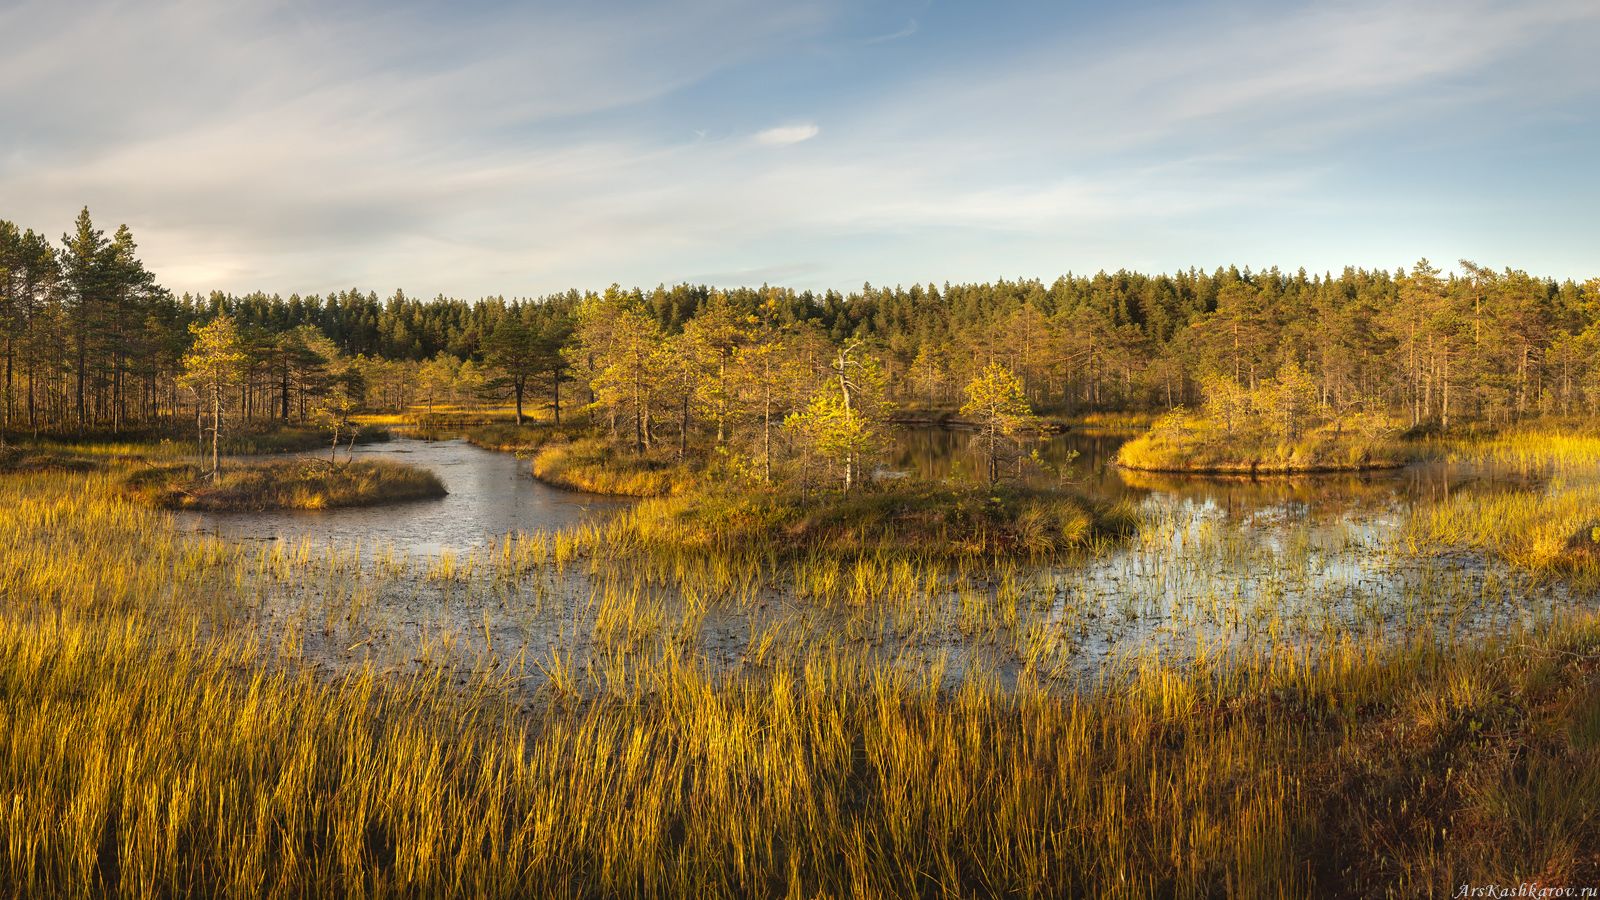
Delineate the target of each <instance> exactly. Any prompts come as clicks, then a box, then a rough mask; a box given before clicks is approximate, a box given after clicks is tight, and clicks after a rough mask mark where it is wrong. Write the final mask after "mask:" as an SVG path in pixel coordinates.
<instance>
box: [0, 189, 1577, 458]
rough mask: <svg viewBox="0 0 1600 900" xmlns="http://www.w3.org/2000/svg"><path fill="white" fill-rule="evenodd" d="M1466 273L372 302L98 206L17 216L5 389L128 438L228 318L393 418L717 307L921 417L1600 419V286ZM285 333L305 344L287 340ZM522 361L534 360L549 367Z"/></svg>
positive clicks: (2, 309)
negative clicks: (42, 228) (1308, 398)
mask: <svg viewBox="0 0 1600 900" xmlns="http://www.w3.org/2000/svg"><path fill="white" fill-rule="evenodd" d="M1461 268H1462V270H1463V274H1460V275H1444V274H1442V273H1441V272H1440V270H1438V269H1437V268H1435V267H1434V266H1433V265H1431V264H1429V263H1428V262H1427V261H1426V260H1423V261H1419V262H1418V263H1417V264H1415V265H1414V266H1412V267H1411V268H1410V269H1407V270H1399V271H1394V272H1387V271H1382V270H1366V269H1357V268H1347V269H1345V270H1344V271H1342V272H1340V273H1338V274H1328V275H1309V274H1307V273H1306V272H1304V271H1303V270H1302V271H1299V272H1295V273H1287V272H1282V271H1279V270H1278V269H1275V268H1274V269H1268V270H1265V271H1258V272H1252V271H1250V270H1249V269H1243V270H1241V269H1238V268H1234V267H1228V268H1222V269H1217V270H1215V271H1212V272H1202V271H1199V270H1190V271H1187V272H1178V273H1173V274H1161V275H1145V274H1140V273H1133V272H1116V273H1104V272H1101V273H1098V274H1095V275H1092V276H1075V275H1067V276H1063V277H1060V278H1057V279H1056V280H1054V281H1052V282H1049V283H1046V282H1043V281H1039V280H1026V279H1023V280H1017V281H1004V280H1002V281H996V282H993V283H983V284H955V285H952V284H943V285H933V284H926V285H922V284H917V285H911V286H909V287H901V286H896V287H893V288H878V287H872V286H871V285H864V286H863V287H862V288H861V289H859V290H855V291H851V292H848V293H841V292H837V291H827V292H823V293H814V292H811V291H795V290H791V289H787V288H782V287H771V286H762V287H740V288H733V289H720V288H715V287H710V286H705V285H675V286H670V287H669V286H658V287H655V288H651V289H640V288H631V289H625V288H622V287H620V286H616V285H613V286H612V287H610V288H607V289H605V290H603V291H578V290H571V291H568V292H566V293H561V294H553V295H549V296H545V297H541V298H537V299H534V300H523V301H515V300H513V301H507V300H505V299H503V298H499V297H495V298H487V299H480V300H476V301H470V302H469V301H462V300H456V299H450V298H445V297H437V298H434V299H432V300H422V299H418V298H413V297H410V296H408V295H406V294H404V293H403V292H402V291H396V292H394V294H392V295H391V296H388V297H379V296H378V295H377V294H376V293H375V292H370V291H369V292H362V291H360V290H341V291H336V292H332V293H329V294H326V295H310V296H301V295H291V296H289V297H287V298H285V297H282V296H279V295H275V294H273V295H269V294H264V293H251V294H246V295H243V296H234V295H229V294H223V293H220V292H213V293H211V294H209V295H206V296H197V295H191V294H184V295H182V296H177V295H174V294H172V293H171V292H169V291H167V290H165V289H163V288H162V287H161V286H160V285H159V283H158V281H157V279H156V277H155V275H154V274H153V273H151V272H149V271H148V270H147V269H146V268H145V266H144V264H143V263H142V262H141V261H140V260H139V258H138V254H137V247H136V244H135V242H134V239H133V235H132V233H131V232H130V231H129V230H128V229H127V227H126V226H124V227H122V228H119V229H118V230H117V231H116V232H114V233H113V235H112V236H110V237H107V236H106V235H105V233H104V232H103V231H101V230H99V229H97V228H96V227H95V226H94V223H93V221H92V219H91V217H90V215H89V212H88V210H87V209H85V210H84V211H83V212H82V213H80V215H79V217H78V219H77V222H76V224H75V227H74V229H73V231H72V232H70V233H68V234H65V235H63V236H62V238H61V240H60V241H59V242H52V241H51V240H49V239H48V238H46V237H44V236H43V235H40V234H38V233H36V232H34V231H32V230H22V229H19V228H18V227H17V226H15V225H13V224H12V223H10V222H5V221H0V354H3V360H0V365H3V367H4V373H3V385H0V390H3V391H4V399H5V404H4V422H5V423H6V426H7V427H9V428H17V427H21V426H22V425H24V424H26V425H28V426H30V427H33V428H35V429H38V428H39V427H40V424H41V422H43V423H45V425H46V426H48V425H50V424H53V423H54V424H59V423H71V424H73V425H75V426H76V427H79V428H83V427H86V426H89V425H93V426H95V427H103V428H104V427H109V428H111V429H113V430H116V429H120V428H123V427H126V426H128V425H129V424H130V423H136V422H144V421H156V420H159V419H161V418H163V417H171V416H175V415H178V414H180V413H181V411H182V408H183V405H184V403H185V400H184V399H183V398H182V397H181V396H179V392H178V390H177V388H176V378H177V375H178V374H179V370H180V368H181V360H182V357H183V354H184V353H185V351H186V350H187V349H188V346H189V344H190V341H191V339H192V338H191V330H190V325H191V324H192V323H195V322H204V321H209V320H210V319H213V318H216V317H218V316H222V315H226V316H229V317H231V318H232V319H233V320H235V322H236V324H237V325H238V327H239V329H240V331H241V333H242V334H244V335H245V336H246V337H247V339H248V341H249V343H250V345H251V347H252V348H253V366H252V371H253V372H254V373H255V374H253V375H252V379H253V380H255V381H259V382H260V385H259V389H260V390H261V391H262V392H263V398H262V400H261V402H260V407H259V409H257V407H256V404H255V403H253V402H251V401H250V398H249V395H250V391H252V390H254V388H252V387H251V386H250V385H248V384H247V385H246V386H245V388H244V394H242V396H243V397H244V400H243V401H242V402H243V403H244V405H245V407H246V408H248V409H250V410H251V411H252V414H259V415H267V414H279V415H282V416H283V417H288V416H289V415H290V412H289V404H288V402H287V401H286V399H285V402H282V403H277V404H273V403H269V402H268V400H267V399H266V398H265V393H267V392H270V391H272V390H273V389H274V387H276V388H277V390H278V391H279V393H280V394H282V395H283V397H282V398H280V399H283V398H286V397H287V393H288V392H287V389H286V388H284V387H283V384H284V382H285V380H286V378H287V377H288V376H287V375H286V374H285V373H286V372H288V371H289V369H291V368H292V367H293V365H294V364H293V363H291V362H289V361H286V360H287V358H288V357H290V356H293V355H294V354H295V353H296V352H299V351H297V350H296V348H295V347H291V346H289V344H293V343H295V341H298V342H299V343H300V344H304V342H305V340H306V338H307V336H308V335H310V334H312V333H314V335H315V336H316V337H317V338H318V339H321V340H325V341H326V342H328V343H329V344H331V347H332V349H333V350H336V351H337V352H338V353H339V354H343V355H344V356H346V357H350V358H361V359H363V360H365V361H367V362H368V363H369V364H370V365H369V368H368V370H367V373H366V374H367V380H368V382H369V383H370V385H371V387H372V390H371V392H370V394H369V403H371V404H372V405H374V406H383V407H395V406H402V405H405V404H406V403H409V402H415V401H416V399H417V398H416V396H415V395H416V391H417V390H418V387H417V386H418V385H419V384H420V383H421V381H420V375H419V373H420V371H421V368H420V367H422V366H423V365H424V364H425V363H429V362H434V363H437V362H438V361H439V360H441V358H448V359H449V360H453V361H454V362H455V363H456V364H460V363H470V364H473V365H475V366H479V367H481V369H482V372H481V375H482V378H481V383H477V384H474V385H473V387H472V390H473V391H474V392H476V393H477V394H478V395H484V394H493V393H494V392H495V391H497V390H505V391H509V390H510V388H509V387H506V385H508V384H509V383H510V381H511V380H512V379H511V378H510V377H509V376H510V375H511V373H508V372H506V371H496V370H495V359H496V358H498V359H500V360H502V361H504V360H506V359H508V358H510V357H508V355H507V354H506V353H504V352H501V353H499V354H496V353H494V352H493V351H494V347H493V346H492V344H493V336H494V335H495V334H496V332H497V331H500V332H502V333H503V334H502V337H503V338H504V339H505V340H510V339H511V338H513V337H515V338H518V339H520V340H523V341H525V342H527V343H529V348H533V347H534V345H537V346H538V347H539V348H542V352H543V354H544V359H545V363H544V365H543V369H544V370H545V371H544V372H543V373H542V374H541V373H540V372H537V371H535V372H531V373H528V374H527V378H531V379H533V380H535V381H537V380H538V379H539V378H541V377H542V378H543V379H544V380H545V381H547V382H551V384H549V385H548V387H550V388H558V387H559V384H560V382H562V381H569V380H570V381H576V382H578V383H579V384H580V385H582V384H584V383H585V382H584V379H585V376H586V373H584V372H583V371H581V369H582V366H581V365H579V364H578V363H580V362H581V359H580V357H581V355H582V354H581V353H579V354H576V355H575V354H574V352H573V350H574V349H575V348H574V347H573V341H574V340H575V338H574V337H573V334H574V329H575V327H576V324H577V323H578V321H579V320H580V319H581V317H582V314H583V311H584V309H585V307H594V306H596V305H599V304H605V305H608V306H611V307H615V308H618V309H621V308H627V309H630V310H634V311H637V312H639V313H642V314H644V315H645V316H647V317H649V318H651V319H653V320H654V323H655V326H656V327H657V328H659V330H660V333H661V334H662V335H674V334H679V333H681V332H682V331H683V329H684V326H685V325H686V324H687V323H689V322H691V321H692V320H694V319H695V318H696V317H697V316H700V315H702V314H703V313H704V311H705V310H706V309H707V308H708V307H711V306H716V307H718V308H719V309H723V310H731V311H733V312H734V313H736V314H737V315H738V316H739V317H742V318H743V320H745V321H746V322H748V323H749V324H750V325H751V327H755V326H756V325H757V324H759V326H760V327H762V328H778V329H794V330H799V331H804V332H806V333H807V335H808V336H809V337H808V338H807V340H822V341H827V342H832V343H833V344H839V343H842V342H845V341H861V342H863V343H864V344H865V346H867V347H868V348H870V351H871V352H872V353H874V354H875V355H876V356H877V358H878V361H879V363H880V364H881V366H882V369H883V371H884V374H885V376H886V383H887V384H888V386H889V388H888V390H889V392H890V394H891V395H892V398H893V399H894V400H895V401H896V402H898V403H900V404H902V405H914V406H929V407H941V406H948V405H950V404H952V403H955V402H957V401H958V398H959V396H960V392H961V388H962V385H964V384H965V383H966V382H967V380H969V379H970V378H972V377H973V376H974V374H975V373H977V372H978V371H980V370H981V369H982V368H983V367H984V366H986V365H987V364H989V363H990V362H1001V363H1003V364H1004V365H1006V366H1008V367H1009V368H1011V369H1012V370H1013V371H1014V372H1016V373H1017V374H1018V376H1019V377H1020V378H1021V379H1022V381H1023V383H1024V385H1025V387H1026V391H1027V394H1028V397H1029V399H1030V400H1031V401H1032V402H1033V403H1034V404H1035V405H1036V407H1038V408H1039V409H1042V410H1047V411H1059V412H1064V413H1080V412H1091V411H1132V410H1138V411H1155V410H1161V409H1166V408H1171V407H1175V406H1179V405H1185V404H1193V403H1196V402H1198V401H1199V400H1200V399H1202V398H1201V397H1200V396H1199V394H1198V391H1199V387H1198V385H1199V384H1200V381H1201V379H1202V377H1203V376H1206V375H1224V376H1227V377H1230V378H1232V379H1234V380H1235V381H1237V382H1238V383H1239V384H1240V385H1242V386H1246V387H1249V386H1252V385H1253V384H1254V383H1255V382H1257V381H1259V380H1263V379H1266V378H1269V377H1271V376H1272V375H1273V373H1275V372H1276V371H1277V370H1278V368H1279V367H1280V366H1281V365H1283V364H1284V363H1285V362H1287V361H1293V362H1295V363H1296V364H1297V365H1298V366H1300V367H1302V368H1303V369H1304V370H1305V371H1306V372H1308V373H1310V374H1311V376H1312V377H1313V378H1314V379H1315V381H1316V384H1317V390H1318V395H1319V397H1320V400H1321V402H1323V403H1326V404H1329V405H1331V406H1334V407H1337V408H1352V407H1357V406H1364V407H1383V408H1385V409H1387V410H1390V411H1394V412H1396V413H1398V414H1401V415H1403V416H1405V417H1406V418H1408V419H1409V420H1410V421H1411V422H1412V423H1413V424H1423V423H1427V422H1431V421H1445V422H1448V421H1449V419H1450V418H1451V417H1454V418H1455V419H1457V420H1458V421H1466V420H1483V421H1491V422H1504V421H1512V420H1516V419H1518V418H1522V417H1527V416H1531V415H1536V414H1568V415H1570V414H1575V413H1579V412H1588V413H1593V412H1595V411H1596V410H1597V409H1600V352H1597V351H1600V279H1590V280H1588V281H1585V282H1581V283H1579V282H1574V281H1571V280H1564V281H1557V280H1554V279H1548V278H1541V277H1537V276H1534V275H1530V274H1528V273H1525V272H1521V271H1515V270H1509V269H1506V270H1493V269H1490V268H1487V267H1482V266H1478V265H1475V264H1473V263H1470V262H1467V261H1462V263H1461ZM513 324H514V325H515V326H516V328H514V329H512V330H513V331H514V332H515V333H514V334H510V333H507V329H508V327H510V326H511V325H513ZM285 335H298V337H297V338H295V341H289V342H287V343H286V342H285V340H284V338H283V336H285ZM734 340H735V341H737V338H734ZM502 343H504V340H503V341H502ZM299 349H300V350H304V347H300V348H299ZM525 349H526V348H525ZM513 355H515V354H513ZM520 356H521V357H523V358H524V363H525V364H528V365H531V363H528V362H527V360H531V359H533V358H535V357H536V356H538V354H537V353H534V352H533V349H528V352H526V353H522V354H520ZM379 363H388V364H392V365H391V366H390V367H389V368H388V369H385V368H384V367H383V366H381V365H378V364H379ZM504 368H505V367H504V366H503V365H502V366H500V369H502V370H503V369H504ZM591 374H592V373H591ZM524 380H526V379H524ZM522 387H523V385H519V386H518V388H517V390H519V391H520V390H521V389H522Z"/></svg>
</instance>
